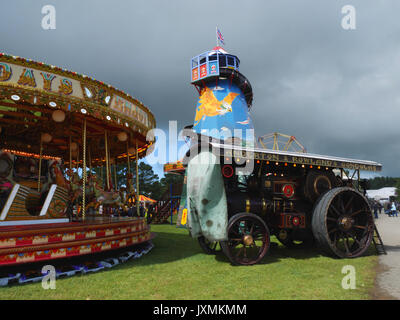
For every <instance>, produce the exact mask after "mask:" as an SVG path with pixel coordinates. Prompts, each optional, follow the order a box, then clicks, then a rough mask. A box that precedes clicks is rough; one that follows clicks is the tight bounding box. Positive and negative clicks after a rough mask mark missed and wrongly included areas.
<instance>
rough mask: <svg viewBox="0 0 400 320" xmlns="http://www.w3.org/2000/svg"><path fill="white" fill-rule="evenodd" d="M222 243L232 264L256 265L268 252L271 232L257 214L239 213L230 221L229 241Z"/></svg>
mask: <svg viewBox="0 0 400 320" xmlns="http://www.w3.org/2000/svg"><path fill="white" fill-rule="evenodd" d="M220 243H221V247H222V250H223V252H224V253H225V255H226V256H227V257H228V258H229V260H230V261H231V262H232V264H235V265H252V264H256V263H257V262H259V261H260V260H261V259H262V258H263V257H264V256H265V254H266V253H267V252H268V249H269V245H270V239H269V230H268V227H267V225H266V224H265V222H264V221H263V220H262V219H261V218H260V217H258V216H256V215H255V214H252V213H238V214H236V215H234V216H233V217H232V218H230V219H229V224H228V241H221V242H220Z"/></svg>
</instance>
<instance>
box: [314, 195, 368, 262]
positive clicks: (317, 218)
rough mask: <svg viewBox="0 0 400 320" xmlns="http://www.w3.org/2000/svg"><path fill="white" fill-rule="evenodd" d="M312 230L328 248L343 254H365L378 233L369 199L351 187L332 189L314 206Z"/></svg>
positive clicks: (332, 251) (325, 247) (338, 254)
mask: <svg viewBox="0 0 400 320" xmlns="http://www.w3.org/2000/svg"><path fill="white" fill-rule="evenodd" d="M312 230H313V233H314V237H315V238H316V240H317V241H318V243H319V245H320V246H321V248H322V249H324V250H325V251H326V252H328V253H330V254H333V255H336V256H338V257H340V258H355V257H359V256H361V255H362V254H364V252H365V251H366V250H367V249H368V247H369V245H370V244H371V241H372V237H373V233H374V221H373V217H372V211H371V208H370V206H369V203H368V200H367V199H366V198H365V197H364V196H363V195H362V194H361V193H359V192H358V191H356V190H354V189H352V188H349V187H339V188H334V189H332V190H330V191H328V192H327V193H325V194H324V195H323V196H322V197H321V198H320V199H319V201H318V203H317V205H316V206H315V208H314V212H313V217H312Z"/></svg>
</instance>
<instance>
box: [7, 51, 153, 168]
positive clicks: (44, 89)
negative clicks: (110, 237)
mask: <svg viewBox="0 0 400 320" xmlns="http://www.w3.org/2000/svg"><path fill="white" fill-rule="evenodd" d="M84 118H86V119H87V128H88V136H87V138H88V145H89V146H90V148H91V156H92V159H93V160H94V161H95V160H96V159H98V160H99V161H102V162H104V141H102V139H104V131H107V132H108V134H109V140H110V149H111V151H110V156H111V157H112V158H126V156H127V152H128V153H129V156H130V157H131V158H135V157H136V150H135V152H130V151H127V144H128V145H129V146H135V144H136V143H137V145H138V156H139V158H141V157H143V156H144V155H145V153H146V150H147V149H148V148H149V147H150V146H151V145H152V144H153V143H154V138H153V140H152V141H146V135H147V133H148V132H149V130H151V129H153V128H155V126H156V121H155V118H154V115H153V114H152V113H151V112H150V110H149V109H148V108H147V107H146V106H145V105H144V104H143V103H142V102H141V101H139V100H137V99H135V98H133V97H132V96H130V95H129V94H127V93H125V92H123V91H121V90H119V89H117V88H115V87H113V86H111V85H108V84H105V83H104V82H102V81H98V80H96V79H94V78H91V77H88V76H86V75H80V74H77V73H76V72H72V71H68V70H65V69H62V68H59V67H56V66H53V65H48V64H45V63H42V62H36V61H33V60H30V59H24V58H21V57H17V56H11V55H6V54H4V53H0V127H1V130H0V131H1V132H2V139H1V142H0V144H1V147H2V148H6V149H13V150H15V151H17V152H27V153H30V154H36V155H39V143H38V141H39V140H40V135H41V134H43V133H44V132H45V133H47V134H49V135H50V137H48V141H47V142H46V141H44V140H43V142H45V144H46V148H45V150H44V152H45V153H46V154H47V155H50V156H51V157H60V158H64V159H67V160H68V149H69V137H71V138H72V141H74V142H76V143H78V145H80V146H81V143H82V141H81V139H82V137H81V132H82V126H83V119H84ZM121 139H122V140H121Z"/></svg>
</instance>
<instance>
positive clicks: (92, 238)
mask: <svg viewBox="0 0 400 320" xmlns="http://www.w3.org/2000/svg"><path fill="white" fill-rule="evenodd" d="M153 238H154V233H151V232H150V228H149V226H148V225H147V223H146V220H145V219H144V218H138V217H98V216H97V217H86V219H85V220H80V221H73V222H64V220H60V221H57V219H55V220H54V222H52V223H51V222H50V223H42V224H29V221H28V222H27V224H18V225H12V226H10V225H1V224H0V266H10V265H18V264H24V263H32V262H40V261H46V260H52V259H60V258H68V257H76V256H83V255H87V254H94V253H99V252H105V251H109V250H116V249H121V248H125V247H130V246H134V245H137V244H141V243H145V242H148V241H150V240H151V239H153Z"/></svg>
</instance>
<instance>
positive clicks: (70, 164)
mask: <svg viewBox="0 0 400 320" xmlns="http://www.w3.org/2000/svg"><path fill="white" fill-rule="evenodd" d="M71 143H72V138H71V136H69V181H70V182H72V148H71Z"/></svg>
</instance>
